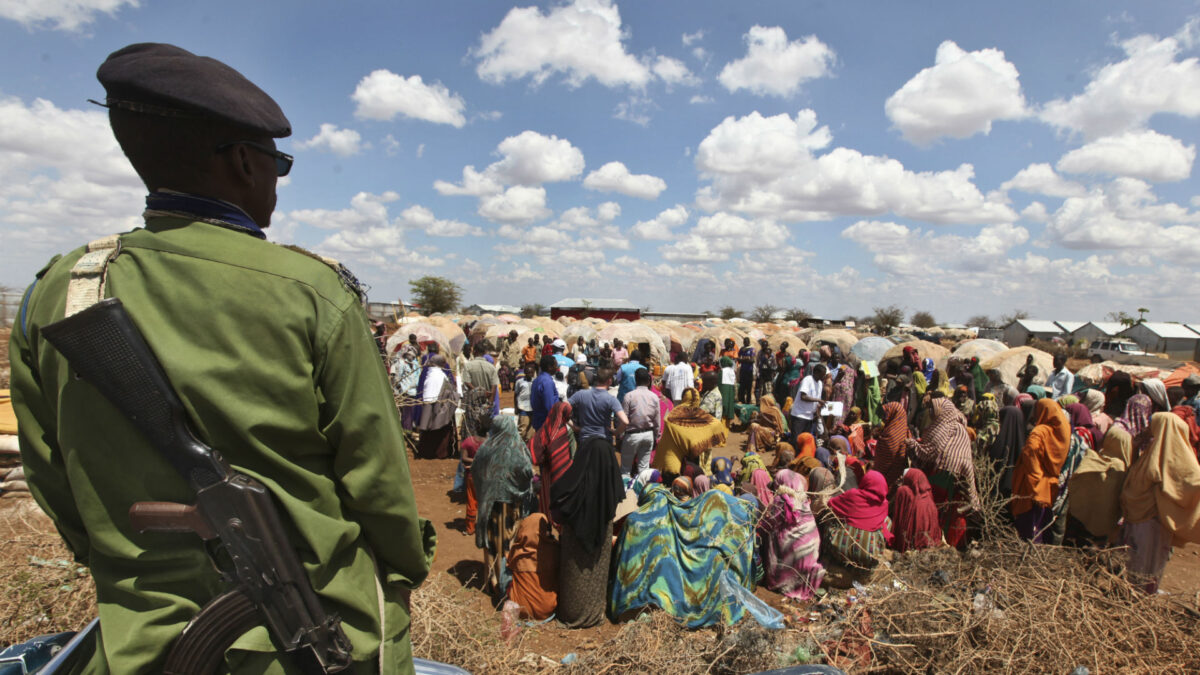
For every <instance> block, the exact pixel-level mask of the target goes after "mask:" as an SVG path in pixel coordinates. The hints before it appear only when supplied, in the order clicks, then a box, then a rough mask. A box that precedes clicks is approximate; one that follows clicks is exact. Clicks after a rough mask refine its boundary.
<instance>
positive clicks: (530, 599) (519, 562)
mask: <svg viewBox="0 0 1200 675" xmlns="http://www.w3.org/2000/svg"><path fill="white" fill-rule="evenodd" d="M508 570H509V572H510V573H511V574H512V582H511V583H509V585H508V599H509V600H512V601H513V602H515V603H517V604H518V605H520V606H521V618H522V619H533V620H534V621H543V620H545V619H548V618H550V616H551V615H552V614H554V610H555V608H556V607H557V606H558V542H556V541H555V540H554V533H553V529H552V528H551V527H550V519H549V518H547V517H546V514H544V513H535V514H533V515H530V516H526V517H525V518H524V519H523V520H521V522H520V523H518V524H517V532H516V534H515V535H513V540H512V547H511V548H509V549H508Z"/></svg>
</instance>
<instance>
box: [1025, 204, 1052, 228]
mask: <svg viewBox="0 0 1200 675" xmlns="http://www.w3.org/2000/svg"><path fill="white" fill-rule="evenodd" d="M1021 217H1022V218H1024V219H1025V220H1028V221H1030V222H1034V223H1045V222H1047V221H1049V220H1050V213H1049V212H1048V211H1046V205H1045V204H1043V203H1041V202H1030V203H1029V206H1026V207H1025V208H1024V209H1021Z"/></svg>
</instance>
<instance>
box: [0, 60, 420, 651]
mask: <svg viewBox="0 0 1200 675" xmlns="http://www.w3.org/2000/svg"><path fill="white" fill-rule="evenodd" d="M97 77H98V79H99V80H100V82H101V84H103V85H104V87H105V90H106V92H107V100H106V102H105V104H106V107H107V108H108V109H109V120H110V123H111V125H112V129H113V133H114V134H115V136H116V138H117V141H118V142H119V143H120V145H121V149H122V150H123V151H124V152H125V155H126V157H128V158H129V160H130V162H131V163H132V164H133V167H134V169H135V170H136V171H137V173H138V175H139V176H140V177H141V179H142V181H143V182H144V183H145V184H146V187H147V189H148V190H149V196H148V197H147V198H146V207H147V208H146V211H145V213H144V217H145V227H144V228H139V229H136V230H133V231H131V232H127V233H125V234H122V235H120V236H119V237H117V236H115V235H114V236H112V237H106V238H104V239H100V240H97V241H95V242H92V243H91V244H89V245H88V246H87V247H85V248H80V249H76V250H75V251H72V252H71V253H68V254H66V255H65V256H56V257H55V258H54V259H53V260H51V261H50V263H49V264H47V265H46V267H45V268H43V269H42V270H41V271H40V272H39V273H38V274H37V280H36V281H34V283H33V285H31V286H30V287H29V289H28V290H27V291H26V293H25V296H24V298H23V300H22V309H21V320H20V322H19V323H18V325H16V326H14V330H13V333H12V342H11V353H12V388H13V393H14V401H15V403H16V411H17V415H18V419H19V422H20V442H21V455H22V459H23V461H24V465H25V471H26V476H27V479H28V482H29V486H30V490H31V492H33V494H34V497H35V498H36V499H37V500H38V503H39V504H40V505H41V506H42V508H44V509H45V511H46V513H48V514H49V515H50V517H51V518H53V519H54V522H55V524H56V525H57V526H58V529H59V532H60V533H61V534H62V536H63V538H64V540H65V541H66V543H67V545H68V546H69V547H70V549H71V550H72V552H73V553H74V555H75V557H76V559H77V560H78V561H79V562H80V563H82V564H85V565H87V566H88V567H89V568H90V569H91V573H92V576H93V578H94V579H95V582H96V594H97V598H98V606H99V614H100V626H101V633H100V637H99V641H98V644H97V649H96V651H95V653H94V654H93V655H92V658H91V663H90V664H89V671H88V672H116V673H133V672H155V671H159V670H161V667H162V665H163V660H164V658H165V656H166V654H167V652H168V650H169V648H170V647H171V644H172V642H173V641H174V640H175V639H176V638H177V637H178V636H179V634H180V632H181V631H182V629H183V627H184V625H185V624H186V623H187V622H188V620H189V619H191V618H192V617H193V616H195V615H196V613H197V611H198V610H199V609H200V608H201V607H202V606H203V605H205V603H207V602H209V601H210V600H212V599H213V598H214V597H215V596H217V595H218V594H219V593H222V592H223V591H225V590H227V589H226V588H225V585H224V584H223V583H222V581H221V579H220V577H219V575H218V574H217V573H216V571H215V570H214V569H213V566H212V565H211V564H210V562H209V560H208V559H207V556H206V554H205V549H204V546H203V545H202V543H201V541H200V540H199V538H197V537H195V536H192V535H182V534H162V533H147V534H139V533H138V532H136V531H134V529H133V527H132V526H131V525H130V522H129V517H128V513H129V508H130V505H131V504H133V503H135V502H142V501H175V502H190V501H192V500H193V499H194V493H193V492H192V489H191V488H190V487H189V486H188V484H187V483H186V482H185V481H184V479H183V478H182V477H181V476H180V475H179V474H178V473H176V471H175V469H174V468H172V466H171V465H170V464H169V463H168V462H167V460H166V459H165V458H164V457H163V456H162V455H160V454H158V453H157V452H156V451H155V450H154V449H152V447H151V446H150V445H149V443H148V442H147V441H146V440H145V438H144V437H143V436H141V434H140V433H139V432H137V431H136V430H135V428H134V427H133V426H132V425H131V424H130V423H129V422H128V421H127V420H126V419H124V418H123V417H122V416H121V415H120V414H119V413H118V412H117V411H116V410H115V409H114V408H113V407H112V406H111V405H110V404H109V403H108V401H107V400H106V399H104V398H103V397H102V395H101V394H100V393H99V392H97V391H96V390H95V389H94V388H93V387H92V386H91V385H90V384H88V383H86V382H84V381H82V380H79V379H78V378H75V377H72V376H71V375H70V369H69V367H68V364H67V363H66V361H65V359H64V358H63V357H62V356H61V355H59V354H58V352H57V351H56V350H55V349H53V348H51V347H50V345H49V344H48V343H46V342H45V340H44V338H43V337H42V335H41V330H42V328H43V327H44V326H46V325H48V324H51V323H54V322H56V321H58V320H60V319H62V318H63V317H64V315H67V314H70V313H74V312H75V311H78V310H80V309H82V308H85V307H87V306H89V305H91V304H94V303H95V302H96V301H97V300H98V299H100V298H103V297H106V296H107V297H116V298H119V299H120V300H121V301H122V303H123V304H124V306H125V308H126V310H127V311H128V312H129V314H130V315H131V317H132V319H133V321H134V323H135V324H137V326H138V328H139V329H140V331H141V332H142V333H143V335H144V336H145V338H146V342H147V343H148V344H149V346H150V348H151V350H152V351H153V352H154V353H155V355H156V356H157V357H158V360H159V361H160V362H161V363H162V366H163V368H164V370H165V372H166V374H167V377H168V378H169V380H170V382H171V384H172V386H173V388H174V389H175V391H176V392H178V394H179V396H180V398H181V399H182V401H183V404H184V406H185V407H186V409H187V411H188V413H189V416H190V418H191V420H192V422H193V426H194V427H195V431H196V433H197V434H198V436H199V437H200V438H201V439H202V440H203V441H205V442H206V443H207V444H208V445H210V446H211V447H213V448H214V449H216V450H217V451H219V452H220V453H221V454H222V455H223V456H224V457H225V459H227V460H228V461H229V462H230V464H232V465H233V467H234V468H235V469H236V470H238V471H241V472H242V473H245V474H248V475H250V476H252V477H253V478H255V479H257V480H258V481H260V482H261V483H263V484H264V485H265V486H266V487H267V489H268V490H269V491H270V492H271V493H272V494H273V496H274V497H275V502H276V504H277V506H278V508H279V513H280V515H281V516H282V520H283V521H284V522H283V527H284V530H285V535H286V537H287V539H288V540H289V542H290V543H291V545H292V548H293V549H294V551H295V553H296V555H297V557H298V558H299V559H300V561H301V562H302V563H303V565H304V567H305V569H306V571H307V572H308V576H309V580H310V582H311V584H312V587H313V589H314V590H315V591H316V593H317V595H318V597H319V599H320V602H321V604H322V605H323V606H324V609H325V611H326V613H327V614H328V615H330V616H332V615H337V616H339V617H340V618H341V626H342V629H343V631H344V632H345V635H346V636H347V637H348V639H349V641H350V643H351V645H352V658H353V660H354V662H355V666H356V670H370V671H372V672H380V671H382V672H385V673H399V672H412V654H411V645H410V643H409V638H408V627H409V613H408V607H407V594H408V592H409V591H411V589H413V588H414V587H415V586H417V585H418V584H420V583H421V582H422V580H423V579H424V578H425V576H426V575H427V574H428V572H429V566H430V563H431V560H432V556H433V548H434V534H433V529H432V528H431V527H430V524H429V522H428V521H425V520H423V519H421V518H418V517H417V509H416V504H415V502H414V499H413V492H412V482H411V479H410V477H409V471H408V462H407V459H406V454H405V445H404V435H403V430H402V429H401V424H400V418H399V416H398V415H397V412H396V409H395V406H394V404H393V401H392V392H391V387H390V386H389V382H388V378H387V374H386V373H385V372H384V368H383V365H382V363H381V361H380V359H379V355H378V354H379V353H378V351H377V349H376V348H375V343H374V340H373V339H372V334H371V329H370V324H369V322H368V319H367V316H366V314H365V312H364V311H363V304H362V300H363V298H362V294H361V290H360V289H359V288H358V286H357V282H355V281H354V279H353V276H352V275H350V274H349V272H348V271H346V270H345V268H343V267H341V266H340V265H337V264H336V263H334V262H333V261H327V260H323V259H321V258H318V257H317V256H315V255H312V254H306V253H304V252H298V251H295V250H289V249H288V248H285V247H283V246H278V245H276V244H272V243H269V242H267V241H266V235H265V233H264V231H263V230H264V229H265V228H266V227H267V226H268V225H269V224H270V220H271V213H272V211H274V208H275V186H276V181H277V180H278V178H279V177H280V176H283V175H285V174H287V172H288V170H289V169H290V168H291V161H292V160H291V157H289V156H288V155H286V154H284V153H282V152H279V151H278V150H277V149H276V148H275V140H274V139H276V138H280V137H284V136H288V135H289V134H290V133H291V127H290V124H289V122H288V120H287V118H286V117H284V115H283V113H282V111H281V110H280V109H279V106H278V105H276V103H275V101H274V100H272V99H271V97H270V96H268V95H267V94H266V93H265V92H263V91H262V90H261V89H259V88H258V87H257V86H255V85H254V84H253V83H251V82H250V81H249V80H247V79H246V78H245V77H243V76H242V75H241V74H240V73H238V72H237V71H236V70H234V69H232V68H230V67H229V66H227V65H225V64H223V63H221V62H219V61H216V60H213V59H210V58H206V57H200V56H196V55H195V54H192V53H190V52H188V51H185V50H183V49H180V48H178V47H174V46H171V45H163V44H135V45H131V46H129V47H126V48H124V49H121V50H119V51H117V52H114V53H113V54H111V55H110V56H109V57H108V59H107V60H106V61H105V62H104V64H103V65H101V66H100V69H99V72H98V73H97ZM85 251H86V252H87V255H88V261H87V262H88V264H87V265H82V264H77V263H78V261H80V259H81V257H83V256H84V254H85ZM97 269H99V270H100V272H99V273H98V274H97V273H96V270H97ZM223 667H224V668H225V669H228V670H230V671H232V672H282V671H283V670H284V669H287V670H288V672H291V668H292V665H291V663H290V661H289V660H288V659H287V657H284V656H282V655H281V654H280V653H279V652H278V651H277V648H276V646H275V644H274V643H273V642H272V640H271V639H270V638H269V635H268V632H267V630H266V628H265V627H263V626H261V625H260V626H258V627H255V628H253V629H251V630H250V631H248V632H246V633H244V634H243V635H241V636H240V637H239V638H238V639H237V640H236V642H235V643H234V644H233V646H232V647H231V648H230V649H229V650H228V651H227V652H226V654H225V663H224V665H223Z"/></svg>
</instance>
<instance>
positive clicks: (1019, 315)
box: [1000, 309, 1029, 326]
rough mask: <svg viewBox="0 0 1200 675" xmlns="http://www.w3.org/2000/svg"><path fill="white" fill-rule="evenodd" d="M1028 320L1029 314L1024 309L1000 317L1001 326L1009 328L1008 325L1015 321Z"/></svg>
mask: <svg viewBox="0 0 1200 675" xmlns="http://www.w3.org/2000/svg"><path fill="white" fill-rule="evenodd" d="M1028 318H1029V312H1026V311H1025V310H1023V309H1014V310H1013V311H1011V312H1009V313H1008V314H1005V315H1003V316H1001V317H1000V325H1001V326H1007V325H1008V324H1010V323H1012V322H1014V321H1020V320H1021V319H1028Z"/></svg>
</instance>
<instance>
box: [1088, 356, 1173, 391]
mask: <svg viewBox="0 0 1200 675" xmlns="http://www.w3.org/2000/svg"><path fill="white" fill-rule="evenodd" d="M1180 370H1182V369H1180ZM1117 371H1120V372H1123V373H1129V376H1130V377H1132V378H1133V381H1134V382H1140V381H1142V380H1144V379H1146V378H1148V377H1157V378H1159V379H1161V380H1163V384H1166V380H1167V378H1168V377H1170V376H1171V375H1172V374H1173V373H1174V371H1173V370H1162V369H1160V368H1156V367H1154V366H1135V365H1133V364H1129V363H1117V362H1116V361H1102V362H1100V363H1089V364H1088V365H1086V366H1084V367H1082V368H1080V369H1079V371H1078V372H1077V373H1075V379H1077V380H1080V381H1082V382H1083V383H1084V384H1086V385H1087V386H1089V387H1093V388H1099V387H1102V386H1104V383H1105V382H1108V378H1110V377H1112V375H1113V373H1115V372H1117ZM1184 377H1187V373H1184V374H1183V376H1182V377H1180V378H1179V380H1178V382H1176V383H1175V384H1167V386H1168V387H1171V386H1178V384H1180V383H1182V382H1183V378H1184Z"/></svg>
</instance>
